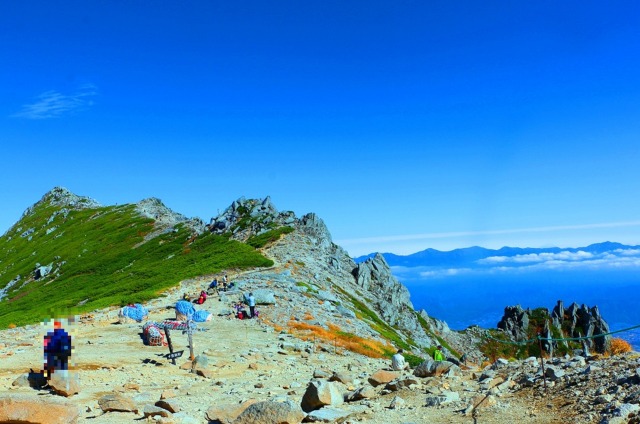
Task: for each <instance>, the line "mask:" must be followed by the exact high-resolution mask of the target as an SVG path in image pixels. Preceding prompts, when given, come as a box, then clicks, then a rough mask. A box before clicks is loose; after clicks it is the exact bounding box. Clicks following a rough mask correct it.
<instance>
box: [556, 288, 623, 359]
mask: <svg viewBox="0 0 640 424" xmlns="http://www.w3.org/2000/svg"><path fill="white" fill-rule="evenodd" d="M551 319H552V324H553V327H555V328H557V329H558V330H562V329H564V328H568V332H567V333H568V336H569V337H594V336H596V337H595V338H593V339H591V340H589V341H588V344H587V345H588V346H589V347H592V348H593V349H595V351H596V352H600V353H604V352H606V351H608V350H609V346H610V344H611V336H610V335H606V336H602V337H597V336H600V335H602V334H606V333H608V332H609V324H607V322H606V321H605V320H604V318H602V315H600V310H599V309H598V306H593V307H591V308H589V307H587V305H584V304H583V305H581V306H578V304H577V303H575V302H574V303H572V304H571V305H570V306H569V307H568V308H566V309H565V308H564V305H563V302H562V301H561V300H558V303H557V305H556V306H555V307H554V308H553V312H552V313H551Z"/></svg>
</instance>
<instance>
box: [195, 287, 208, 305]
mask: <svg viewBox="0 0 640 424" xmlns="http://www.w3.org/2000/svg"><path fill="white" fill-rule="evenodd" d="M206 300H207V292H206V291H204V290H202V291H201V292H200V297H198V300H197V301H196V303H197V304H198V305H202V304H203V303H204V302H205V301H206Z"/></svg>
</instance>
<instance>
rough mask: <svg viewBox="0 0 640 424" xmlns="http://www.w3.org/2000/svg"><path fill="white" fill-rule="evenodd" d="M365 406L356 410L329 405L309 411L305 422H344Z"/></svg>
mask: <svg viewBox="0 0 640 424" xmlns="http://www.w3.org/2000/svg"><path fill="white" fill-rule="evenodd" d="M362 410H363V408H360V409H358V410H356V411H352V410H346V409H342V408H336V407H333V406H327V407H324V408H321V409H318V410H315V411H311V412H309V414H308V415H307V417H306V418H305V419H304V420H305V422H321V423H338V422H344V420H345V419H346V418H348V417H349V416H350V415H352V414H354V413H358V412H361V411H362Z"/></svg>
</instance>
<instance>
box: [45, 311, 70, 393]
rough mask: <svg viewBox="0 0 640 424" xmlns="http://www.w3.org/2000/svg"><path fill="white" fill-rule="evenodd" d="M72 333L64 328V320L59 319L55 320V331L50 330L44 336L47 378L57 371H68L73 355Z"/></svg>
mask: <svg viewBox="0 0 640 424" xmlns="http://www.w3.org/2000/svg"><path fill="white" fill-rule="evenodd" d="M72 350H73V346H72V345H71V335H69V333H67V332H66V331H65V330H64V328H62V321H61V320H59V319H56V320H54V322H53V331H49V332H48V333H47V334H46V335H45V336H44V359H45V361H46V362H45V364H44V367H45V371H46V373H47V375H46V378H47V380H48V379H50V378H51V375H52V374H53V373H54V372H55V371H62V370H64V371H66V370H68V369H69V358H70V357H71V351H72Z"/></svg>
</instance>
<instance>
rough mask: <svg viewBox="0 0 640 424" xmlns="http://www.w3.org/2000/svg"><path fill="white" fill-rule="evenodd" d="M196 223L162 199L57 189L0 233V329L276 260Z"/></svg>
mask: <svg viewBox="0 0 640 424" xmlns="http://www.w3.org/2000/svg"><path fill="white" fill-rule="evenodd" d="M150 216H153V217H150ZM196 226H197V223H195V224H194V223H193V222H190V221H189V220H187V219H186V218H184V217H182V216H181V215H178V214H175V213H173V212H172V211H170V210H168V209H167V208H166V207H164V205H162V203H161V202H160V201H158V200H157V199H148V200H145V201H143V202H140V203H139V204H138V205H123V206H100V205H99V204H98V203H97V202H95V201H92V200H91V199H88V198H80V197H78V196H75V195H73V194H72V193H70V192H68V191H67V190H65V189H62V188H55V189H53V190H52V191H51V192H49V193H47V194H46V195H45V196H44V197H43V198H42V199H41V200H40V201H39V202H38V203H36V204H35V205H33V206H32V207H30V208H29V209H28V210H27V211H26V212H25V214H24V215H23V217H22V218H21V219H20V221H19V222H18V223H16V224H15V225H14V226H13V227H12V228H11V229H9V230H8V231H7V232H6V233H5V234H4V235H3V236H2V237H1V238H0V258H2V260H1V262H0V328H6V327H7V326H8V325H9V324H14V325H23V324H28V323H34V322H38V321H40V320H42V319H44V318H46V317H47V316H51V315H52V314H65V315H66V314H69V313H81V312H85V311H91V310H93V309H96V308H101V307H106V306H110V305H123V304H127V303H132V302H142V301H145V300H148V299H152V298H154V297H157V296H158V295H159V294H160V293H161V292H162V291H163V290H164V289H167V288H169V287H172V286H175V285H176V284H177V283H178V282H179V281H181V280H184V279H187V278H193V277H195V276H200V275H206V274H211V273H215V272H218V271H220V270H222V269H231V268H248V267H259V266H262V267H265V266H271V265H272V264H273V262H272V261H271V260H269V259H267V258H265V257H264V256H262V255H261V254H260V253H259V252H257V251H256V250H255V249H254V248H253V247H251V246H248V245H246V244H243V243H240V242H238V241H235V240H232V239H229V238H226V237H223V236H219V235H215V234H211V233H208V232H206V233H200V234H198V233H197V232H196V230H197V229H196V228H195V227H196Z"/></svg>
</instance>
